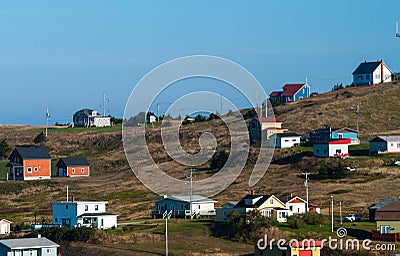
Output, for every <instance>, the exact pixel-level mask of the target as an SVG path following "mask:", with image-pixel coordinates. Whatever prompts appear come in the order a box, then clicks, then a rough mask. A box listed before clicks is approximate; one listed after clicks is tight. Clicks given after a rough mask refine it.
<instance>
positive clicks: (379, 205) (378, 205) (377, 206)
mask: <svg viewBox="0 0 400 256" xmlns="http://www.w3.org/2000/svg"><path fill="white" fill-rule="evenodd" d="M398 200H399V198H385V199H382V200H380V201H379V202H376V203H374V204H371V205H370V206H369V207H368V209H369V210H376V209H380V208H382V207H383V206H385V205H387V204H389V203H391V202H393V201H398Z"/></svg>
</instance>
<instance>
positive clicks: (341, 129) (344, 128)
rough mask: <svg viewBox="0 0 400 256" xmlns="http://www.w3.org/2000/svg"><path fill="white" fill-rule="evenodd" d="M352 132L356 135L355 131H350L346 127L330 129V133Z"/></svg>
mask: <svg viewBox="0 0 400 256" xmlns="http://www.w3.org/2000/svg"><path fill="white" fill-rule="evenodd" d="M346 131H347V132H354V133H358V131H357V130H354V129H350V128H347V127H342V128H332V132H346Z"/></svg>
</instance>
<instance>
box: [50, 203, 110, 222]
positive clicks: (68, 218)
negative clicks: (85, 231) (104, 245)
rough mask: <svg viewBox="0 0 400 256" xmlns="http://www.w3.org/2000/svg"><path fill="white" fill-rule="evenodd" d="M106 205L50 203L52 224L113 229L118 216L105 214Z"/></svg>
mask: <svg viewBox="0 0 400 256" xmlns="http://www.w3.org/2000/svg"><path fill="white" fill-rule="evenodd" d="M107 203H108V202H104V201H100V202H96V201H77V202H74V201H72V202H52V203H51V204H52V205H53V224H56V225H60V226H63V227H79V226H86V227H93V228H99V229H108V228H115V227H117V216H118V215H115V214H111V213H108V212H106V204H107Z"/></svg>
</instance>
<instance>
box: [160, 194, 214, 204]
mask: <svg viewBox="0 0 400 256" xmlns="http://www.w3.org/2000/svg"><path fill="white" fill-rule="evenodd" d="M166 199H170V200H174V201H181V202H186V203H190V196H164V197H163V198H161V199H160V200H157V201H156V203H157V202H161V201H163V200H166ZM191 199H192V203H217V202H218V201H215V200H212V199H210V198H208V197H205V196H200V195H192V198H191Z"/></svg>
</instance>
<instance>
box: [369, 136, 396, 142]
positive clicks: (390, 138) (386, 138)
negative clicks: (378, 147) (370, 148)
mask: <svg viewBox="0 0 400 256" xmlns="http://www.w3.org/2000/svg"><path fill="white" fill-rule="evenodd" d="M381 141H383V142H385V141H386V142H400V136H376V137H375V138H373V139H371V140H370V142H381Z"/></svg>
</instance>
